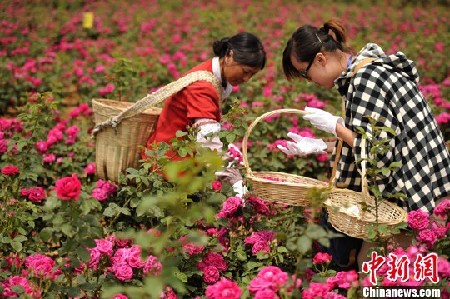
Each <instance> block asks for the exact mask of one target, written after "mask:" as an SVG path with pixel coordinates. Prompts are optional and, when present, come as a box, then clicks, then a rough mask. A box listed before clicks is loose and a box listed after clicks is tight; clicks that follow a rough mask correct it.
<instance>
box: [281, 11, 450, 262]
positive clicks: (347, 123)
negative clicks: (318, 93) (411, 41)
mask: <svg viewBox="0 0 450 299" xmlns="http://www.w3.org/2000/svg"><path fill="white" fill-rule="evenodd" d="M345 40H346V37H345V31H344V28H343V27H342V25H341V24H340V22H339V21H337V20H330V21H328V22H326V23H325V24H324V25H323V27H321V28H317V27H314V26H311V25H304V26H302V27H300V28H298V29H297V31H295V32H294V33H293V34H292V37H291V38H290V39H289V41H288V42H287V45H286V48H285V50H284V52H283V70H284V73H285V75H286V76H287V78H288V79H292V78H300V77H302V78H305V79H307V80H309V81H312V82H314V83H316V84H318V85H320V86H322V87H325V88H333V87H335V88H336V89H337V90H338V91H339V93H340V95H341V96H342V97H343V103H344V105H345V116H343V117H339V116H334V115H332V114H330V113H328V112H326V111H323V110H321V109H315V108H309V107H306V108H305V110H306V111H309V112H311V113H309V114H308V115H306V116H305V117H304V118H305V119H307V120H309V121H310V122H311V124H312V125H313V126H315V127H317V128H318V129H320V130H323V131H326V132H328V133H331V134H334V135H335V136H337V138H340V139H342V140H343V141H344V143H343V147H342V156H341V158H340V161H339V164H338V169H337V174H336V177H337V184H338V186H339V187H346V188H349V189H353V190H355V191H360V188H361V175H360V173H359V171H358V168H359V167H360V166H359V165H356V163H355V161H357V160H358V159H359V158H360V157H361V141H362V134H360V133H359V131H358V129H357V128H362V129H363V130H364V131H365V132H367V134H371V133H372V128H371V125H370V122H369V120H368V119H367V118H366V117H364V116H371V117H372V118H374V119H380V120H383V123H382V125H383V126H385V127H390V128H391V129H392V130H393V131H394V132H395V136H387V133H386V132H385V133H383V134H384V135H381V136H380V138H390V145H391V150H390V151H389V152H388V153H387V154H386V155H384V156H383V157H380V159H379V161H378V166H379V167H380V168H382V167H387V166H389V165H390V164H391V163H392V162H401V167H399V168H398V169H395V170H392V171H390V172H389V173H388V174H387V175H386V176H385V177H383V178H382V179H381V180H379V181H378V182H377V185H378V188H379V190H380V191H381V192H383V193H384V194H388V193H397V192H401V193H403V194H404V195H406V200H405V201H399V202H398V204H399V205H400V206H402V207H404V208H405V209H406V210H407V211H411V210H417V209H421V210H423V211H427V212H429V213H431V212H432V211H433V208H434V207H435V205H436V201H437V200H438V199H440V198H443V197H445V196H448V195H449V194H450V158H449V152H448V149H447V148H446V145H445V142H444V139H443V136H442V133H441V132H440V130H439V128H438V126H437V123H436V121H435V119H434V117H433V115H432V113H431V109H430V107H429V105H428V104H427V102H426V100H425V98H424V96H423V95H422V93H421V92H420V90H419V88H418V86H417V84H418V82H419V76H418V73H417V69H416V66H415V64H414V62H413V61H411V60H409V59H408V58H407V57H406V56H405V54H403V53H401V52H397V53H395V54H393V55H386V54H385V53H384V52H383V50H382V49H381V48H380V47H379V46H378V45H376V44H373V43H369V44H367V45H366V46H365V47H363V48H362V50H361V51H360V52H359V53H357V54H356V55H352V54H351V52H350V51H348V50H347V49H346V48H345V46H344V43H345ZM367 58H371V59H370V60H369V61H370V62H369V63H367V64H365V65H363V66H362V67H361V68H357V69H355V67H356V66H357V65H358V64H360V62H361V61H363V60H366V61H368V60H367ZM360 65H361V64H360ZM354 70H356V71H355V72H354ZM290 149H291V152H292V153H296V150H295V142H291V146H290ZM288 151H289V149H288V150H286V151H285V152H288ZM366 152H369V149H366ZM297 153H298V151H297ZM361 242H362V240H359V239H355V238H350V237H348V239H347V238H336V239H334V240H332V242H331V243H332V244H331V247H330V250H331V252H332V254H333V258H334V260H335V262H336V264H337V265H338V266H341V268H345V266H354V265H351V264H352V263H351V262H352V261H351V259H352V257H351V254H350V253H351V252H356V251H358V250H359V247H360V246H361ZM361 251H363V250H361ZM364 258H365V256H360V257H358V260H362V259H364ZM353 260H354V258H353Z"/></svg>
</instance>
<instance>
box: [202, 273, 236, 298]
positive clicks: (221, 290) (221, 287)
mask: <svg viewBox="0 0 450 299" xmlns="http://www.w3.org/2000/svg"><path fill="white" fill-rule="evenodd" d="M241 295H242V290H241V289H240V288H239V286H238V285H237V283H235V282H233V281H231V280H228V279H226V278H225V277H222V279H221V280H220V281H218V282H216V283H215V284H213V285H210V286H208V287H207V288H206V298H207V299H240V298H241Z"/></svg>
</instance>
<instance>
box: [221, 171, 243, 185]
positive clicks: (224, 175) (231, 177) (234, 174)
mask: <svg viewBox="0 0 450 299" xmlns="http://www.w3.org/2000/svg"><path fill="white" fill-rule="evenodd" d="M215 175H216V176H217V178H218V179H220V180H222V181H224V182H228V183H230V184H231V185H234V184H235V183H236V182H238V181H241V182H242V175H241V173H240V172H239V171H238V170H237V169H235V168H225V169H224V170H222V171H217V172H216V173H215Z"/></svg>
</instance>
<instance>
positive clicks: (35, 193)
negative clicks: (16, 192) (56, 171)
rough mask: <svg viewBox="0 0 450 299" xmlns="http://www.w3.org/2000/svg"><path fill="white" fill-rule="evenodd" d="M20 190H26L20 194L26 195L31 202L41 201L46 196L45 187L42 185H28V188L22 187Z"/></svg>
mask: <svg viewBox="0 0 450 299" xmlns="http://www.w3.org/2000/svg"><path fill="white" fill-rule="evenodd" d="M22 191H26V195H24V193H22V195H24V196H26V197H28V199H29V200H30V201H32V202H41V201H43V200H44V199H45V197H46V193H45V189H44V188H42V187H30V188H29V189H28V190H26V189H24V190H22Z"/></svg>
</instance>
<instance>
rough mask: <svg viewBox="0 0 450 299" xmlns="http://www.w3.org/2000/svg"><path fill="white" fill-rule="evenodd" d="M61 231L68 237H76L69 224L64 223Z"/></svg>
mask: <svg viewBox="0 0 450 299" xmlns="http://www.w3.org/2000/svg"><path fill="white" fill-rule="evenodd" d="M61 231H62V232H63V234H65V235H66V236H68V237H70V238H71V237H73V236H74V235H75V233H76V232H75V231H74V230H73V228H72V226H71V225H70V224H68V223H64V224H63V225H61Z"/></svg>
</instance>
